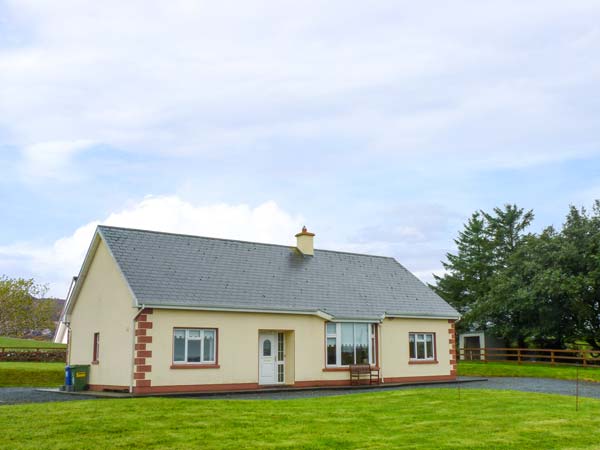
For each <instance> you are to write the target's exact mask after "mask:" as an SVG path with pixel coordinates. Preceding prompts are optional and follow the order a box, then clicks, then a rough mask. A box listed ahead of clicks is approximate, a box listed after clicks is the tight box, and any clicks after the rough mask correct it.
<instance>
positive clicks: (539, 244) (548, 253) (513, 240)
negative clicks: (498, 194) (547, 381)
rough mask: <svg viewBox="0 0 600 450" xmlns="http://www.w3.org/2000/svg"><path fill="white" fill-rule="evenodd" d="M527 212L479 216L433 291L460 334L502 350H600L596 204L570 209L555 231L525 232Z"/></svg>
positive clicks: (599, 215) (513, 209)
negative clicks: (489, 340)
mask: <svg viewBox="0 0 600 450" xmlns="http://www.w3.org/2000/svg"><path fill="white" fill-rule="evenodd" d="M533 219H534V213H533V211H532V210H527V211H526V210H525V209H523V208H519V207H518V206H517V205H504V206H503V207H502V208H494V209H493V211H492V212H490V213H487V212H484V211H477V212H475V213H473V215H472V216H471V217H470V218H469V220H468V221H467V223H466V224H465V225H464V228H463V230H462V231H460V232H459V234H458V237H457V238H456V239H455V243H456V246H457V251H456V252H455V253H448V254H447V255H446V261H444V262H443V265H444V269H445V274H444V275H442V276H435V284H434V285H432V288H433V289H434V290H435V291H436V292H437V293H438V294H439V295H440V296H441V297H442V298H444V299H445V300H446V301H448V302H449V303H450V304H451V305H452V306H454V307H455V308H456V309H457V310H458V311H459V312H460V313H461V314H462V319H461V320H460V321H459V323H458V329H459V332H460V331H465V330H489V331H490V332H491V333H492V334H494V335H496V336H497V337H499V338H501V339H503V340H504V341H505V342H506V344H507V345H511V346H519V347H527V346H529V347H539V348H567V347H571V346H573V345H580V344H585V345H586V346H589V347H591V348H593V349H600V201H596V202H595V203H594V206H593V208H592V210H591V211H589V212H588V211H586V209H585V208H576V207H574V206H571V207H570V208H569V211H568V214H567V215H566V218H565V221H564V223H563V225H562V227H561V229H560V230H557V229H555V228H554V227H552V226H549V227H547V228H545V229H544V230H543V231H541V232H539V233H533V232H530V231H529V228H530V226H531V224H532V222H533Z"/></svg>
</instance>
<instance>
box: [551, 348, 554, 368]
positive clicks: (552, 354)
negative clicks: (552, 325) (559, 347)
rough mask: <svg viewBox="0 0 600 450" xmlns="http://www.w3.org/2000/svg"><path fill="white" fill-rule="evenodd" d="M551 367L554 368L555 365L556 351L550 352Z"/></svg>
mask: <svg viewBox="0 0 600 450" xmlns="http://www.w3.org/2000/svg"><path fill="white" fill-rule="evenodd" d="M550 365H551V366H553V365H554V350H552V351H551V352H550Z"/></svg>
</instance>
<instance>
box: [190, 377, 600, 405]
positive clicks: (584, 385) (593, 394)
mask: <svg viewBox="0 0 600 450" xmlns="http://www.w3.org/2000/svg"><path fill="white" fill-rule="evenodd" d="M469 378H472V377H469ZM459 379H460V378H459ZM575 385H576V383H575V381H568V380H552V379H547V378H508V377H506V378H505V377H502V378H500V377H498V378H488V379H487V380H485V381H471V382H469V383H461V384H460V389H500V390H513V391H523V392H542V393H547V394H562V395H573V396H574V395H575V389H576V387H575ZM416 388H433V389H457V384H455V383H440V384H432V385H426V386H425V385H421V386H394V387H381V388H373V389H358V390H357V389H347V390H346V389H331V390H329V389H323V390H314V391H291V392H273V393H271V392H266V393H256V394H239V393H237V394H224V395H210V396H204V395H198V396H194V395H189V396H184V397H185V398H202V399H235V400H289V399H295V398H313V397H328V396H332V395H346V394H364V393H368V392H381V391H390V390H402V389H416ZM579 396H580V397H590V398H599V399H600V383H589V382H579Z"/></svg>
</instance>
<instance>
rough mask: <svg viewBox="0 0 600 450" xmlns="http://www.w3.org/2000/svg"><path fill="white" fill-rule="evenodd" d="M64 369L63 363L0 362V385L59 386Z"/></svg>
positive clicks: (62, 380)
mask: <svg viewBox="0 0 600 450" xmlns="http://www.w3.org/2000/svg"><path fill="white" fill-rule="evenodd" d="M64 370H65V364H64V363H42V362H0V387H53V386H54V387H56V386H60V385H62V384H64V378H65V375H64V373H65V372H64ZM0 448H2V446H0Z"/></svg>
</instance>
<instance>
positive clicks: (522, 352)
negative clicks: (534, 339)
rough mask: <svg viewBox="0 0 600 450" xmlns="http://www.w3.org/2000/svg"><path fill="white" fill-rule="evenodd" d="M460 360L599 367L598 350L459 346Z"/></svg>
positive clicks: (599, 356) (599, 352) (599, 354)
mask: <svg viewBox="0 0 600 450" xmlns="http://www.w3.org/2000/svg"><path fill="white" fill-rule="evenodd" d="M459 359H460V360H461V361H483V362H488V361H491V362H512V363H517V364H521V363H527V364H531V363H534V364H535V363H538V364H550V365H571V366H583V367H587V366H596V367H600V351H598V350H584V349H573V350H552V349H545V348H490V347H486V348H461V349H460V350H459Z"/></svg>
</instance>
